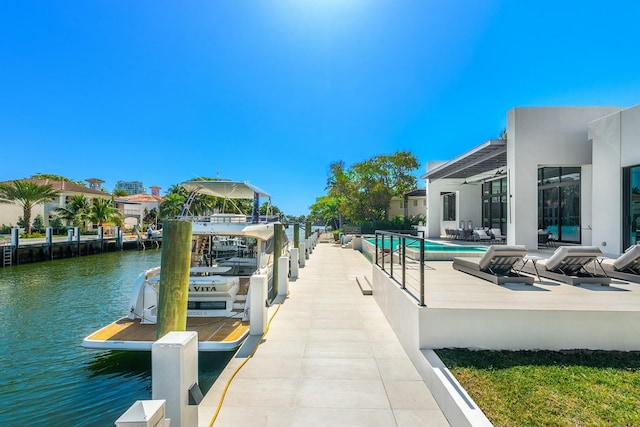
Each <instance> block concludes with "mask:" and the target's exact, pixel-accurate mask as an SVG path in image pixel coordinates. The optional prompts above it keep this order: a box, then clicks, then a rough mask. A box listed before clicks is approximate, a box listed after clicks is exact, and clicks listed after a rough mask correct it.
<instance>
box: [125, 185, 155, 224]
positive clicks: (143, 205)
mask: <svg viewBox="0 0 640 427" xmlns="http://www.w3.org/2000/svg"><path fill="white" fill-rule="evenodd" d="M152 189H153V190H154V191H153V194H134V195H133V196H124V197H118V198H117V199H116V200H115V203H116V207H117V208H118V209H119V210H120V212H122V214H123V215H124V227H125V228H133V226H135V225H139V226H143V225H145V224H144V223H143V222H144V221H143V220H144V215H145V209H146V210H147V212H150V211H151V210H152V209H155V210H156V211H158V212H159V211H160V203H162V201H163V200H164V197H162V196H160V195H159V194H158V193H159V190H160V187H152ZM156 189H157V190H156Z"/></svg>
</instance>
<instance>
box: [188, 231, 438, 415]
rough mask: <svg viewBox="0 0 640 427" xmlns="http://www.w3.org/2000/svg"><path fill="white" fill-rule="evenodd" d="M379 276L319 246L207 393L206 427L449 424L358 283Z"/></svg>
mask: <svg viewBox="0 0 640 427" xmlns="http://www.w3.org/2000/svg"><path fill="white" fill-rule="evenodd" d="M371 274H372V265H371V263H370V262H369V261H368V260H367V259H366V258H365V257H364V255H363V254H362V253H360V252H359V251H354V250H353V249H351V248H349V249H346V248H342V247H341V246H340V245H339V244H334V243H321V244H318V245H317V246H316V248H315V249H314V250H313V254H312V255H311V257H310V258H309V259H308V260H307V261H306V265H305V267H304V268H301V269H300V274H299V276H300V277H299V278H297V279H295V280H290V282H289V295H288V297H287V298H286V299H285V300H284V301H282V303H281V304H274V305H273V306H272V307H271V308H270V311H269V319H270V323H269V327H268V330H267V332H266V334H265V335H264V336H263V337H262V338H261V339H260V338H259V337H249V339H248V340H247V342H246V343H245V345H243V347H241V349H240V350H239V352H238V353H237V354H236V356H234V358H233V359H232V360H231V361H230V362H229V364H228V365H227V367H226V368H225V370H224V371H223V372H222V373H221V375H220V376H219V377H218V379H217V381H216V382H215V384H214V385H213V386H212V387H211V389H210V390H209V392H208V393H207V394H206V395H205V397H204V399H203V401H202V402H201V403H200V405H199V414H198V415H199V417H198V418H199V426H202V427H206V426H210V425H213V426H216V427H221V426H222V427H223V426H233V427H242V426H256V425H260V426H265V427H266V426H279V427H280V426H305V427H306V426H326V425H331V426H367V427H369V426H417V425H420V426H425V425H428V426H448V425H449V423H448V422H447V419H446V418H445V416H444V415H443V413H442V411H441V410H440V408H439V407H438V405H437V403H436V401H435V399H434V397H433V395H432V394H431V392H430V391H429V389H428V387H427V385H426V384H425V382H424V381H423V379H422V377H421V376H420V374H419V373H418V371H417V370H416V368H415V367H414V365H413V364H412V362H411V361H410V359H409V357H408V356H407V354H406V353H405V351H404V350H403V347H402V346H401V344H400V342H399V340H398V338H397V337H396V335H395V333H394V332H393V330H392V328H391V326H390V324H389V322H388V321H387V319H386V318H385V316H384V314H383V313H382V311H381V309H380V308H379V306H378V304H377V303H376V301H375V300H374V299H373V297H372V296H371V295H364V293H365V292H363V291H362V290H361V288H360V287H359V286H358V281H360V282H361V283H366V281H367V280H366V279H365V278H369V279H370V278H371ZM356 279H358V281H357V280H356ZM252 352H253V354H252ZM214 417H215V419H214ZM212 421H213V423H212Z"/></svg>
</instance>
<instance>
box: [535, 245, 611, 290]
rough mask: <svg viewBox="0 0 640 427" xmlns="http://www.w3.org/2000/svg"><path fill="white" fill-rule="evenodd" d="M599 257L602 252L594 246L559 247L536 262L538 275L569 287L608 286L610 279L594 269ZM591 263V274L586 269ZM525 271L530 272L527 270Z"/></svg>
mask: <svg viewBox="0 0 640 427" xmlns="http://www.w3.org/2000/svg"><path fill="white" fill-rule="evenodd" d="M600 255H602V251H600V249H599V248H598V247H596V246H561V247H559V248H558V249H556V250H555V252H554V253H553V255H551V257H549V258H548V259H543V260H540V261H538V263H537V270H538V274H539V275H540V276H541V277H546V278H547V279H553V280H557V281H559V282H564V283H568V284H570V285H579V284H580V283H598V284H601V285H605V286H608V285H609V284H610V283H611V278H610V277H607V276H605V275H601V274H598V271H597V270H596V268H595V267H596V264H595V263H597V262H598V261H597V260H598V257H599V256H600ZM592 263H594V264H593V269H592V270H593V272H591V271H589V269H587V266H588V265H589V264H592ZM525 271H527V272H531V271H530V270H529V269H527V268H525Z"/></svg>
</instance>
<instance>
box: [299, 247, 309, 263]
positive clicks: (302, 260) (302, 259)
mask: <svg viewBox="0 0 640 427" xmlns="http://www.w3.org/2000/svg"><path fill="white" fill-rule="evenodd" d="M305 246H306V245H305V243H304V242H300V267H304V263H305V260H306V259H307V251H306V247H305Z"/></svg>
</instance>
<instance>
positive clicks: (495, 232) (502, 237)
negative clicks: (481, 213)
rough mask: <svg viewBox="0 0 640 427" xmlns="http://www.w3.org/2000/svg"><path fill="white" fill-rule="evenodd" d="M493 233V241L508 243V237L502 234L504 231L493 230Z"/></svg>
mask: <svg viewBox="0 0 640 427" xmlns="http://www.w3.org/2000/svg"><path fill="white" fill-rule="evenodd" d="M489 231H490V232H491V235H492V236H493V240H495V241H496V242H501V243H502V242H506V241H507V236H505V235H503V234H502V231H500V229H499V228H492V229H491V230H489Z"/></svg>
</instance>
